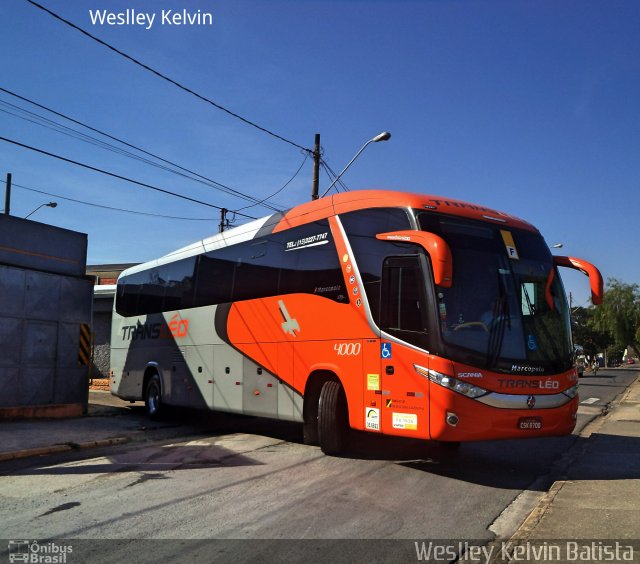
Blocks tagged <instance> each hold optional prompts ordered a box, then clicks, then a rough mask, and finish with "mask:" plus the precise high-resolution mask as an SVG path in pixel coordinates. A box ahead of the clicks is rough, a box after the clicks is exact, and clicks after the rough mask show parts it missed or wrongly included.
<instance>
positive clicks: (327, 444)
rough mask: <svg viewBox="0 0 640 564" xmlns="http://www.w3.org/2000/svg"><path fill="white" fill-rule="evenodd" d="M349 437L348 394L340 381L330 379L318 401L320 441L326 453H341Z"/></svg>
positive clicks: (324, 385) (323, 387)
mask: <svg viewBox="0 0 640 564" xmlns="http://www.w3.org/2000/svg"><path fill="white" fill-rule="evenodd" d="M348 438H349V413H348V409H347V396H345V393H344V389H343V388H342V385H341V384H340V382H336V381H335V380H329V381H328V382H325V383H324V384H323V385H322V390H321V391H320V399H319V401H318V441H319V442H320V448H321V449H322V452H324V453H325V454H330V455H332V454H340V453H341V452H343V451H344V449H345V448H346V447H347V442H348Z"/></svg>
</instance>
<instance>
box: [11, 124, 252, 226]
mask: <svg viewBox="0 0 640 564" xmlns="http://www.w3.org/2000/svg"><path fill="white" fill-rule="evenodd" d="M0 141H5V142H7V143H11V144H13V145H17V146H18V147H22V148H23V149H29V150H30V151H34V152H36V153H40V154H42V155H47V156H48V157H53V158H54V159H58V160H61V161H64V162H67V163H70V164H74V165H76V166H80V167H82V168H86V169H88V170H93V171H94V172H99V173H101V174H105V175H107V176H111V177H113V178H118V179H120V180H124V181H125V182H130V183H132V184H136V185H137V186H142V187H143V188H149V189H150V190H155V191H156V192H162V193H163V194H168V195H169V196H175V197H176V198H182V199H183V200H188V201H189V202H194V203H196V204H200V205H203V206H207V207H209V208H215V209H217V210H221V209H223V208H222V206H216V205H215V204H209V203H208V202H203V201H202V200H196V199H195V198H190V197H189V196H183V195H182V194H178V193H176V192H171V191H170V190H166V189H165V188H159V187H158V186H153V185H152V184H147V183H145V182H140V181H139V180H134V179H132V178H128V177H126V176H122V175H121V174H116V173H115V172H110V171H108V170H104V169H101V168H98V167H95V166H91V165H88V164H85V163H81V162H79V161H74V160H73V159H69V158H67V157H63V156H61V155H56V154H55V153H50V152H49V151H45V150H44V149H38V148H37V147H32V146H31V145H25V144H24V143H20V142H19V141H14V140H13V139H7V138H6V137H0ZM238 215H240V216H243V217H246V218H248V219H256V218H255V217H253V216H251V215H246V214H243V213H239V214H238Z"/></svg>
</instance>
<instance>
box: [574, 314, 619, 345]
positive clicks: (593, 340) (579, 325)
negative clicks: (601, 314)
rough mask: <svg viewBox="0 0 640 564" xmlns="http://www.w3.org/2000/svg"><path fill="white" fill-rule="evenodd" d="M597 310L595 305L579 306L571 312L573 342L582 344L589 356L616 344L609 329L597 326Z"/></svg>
mask: <svg viewBox="0 0 640 564" xmlns="http://www.w3.org/2000/svg"><path fill="white" fill-rule="evenodd" d="M596 310H597V308H596V307H594V306H592V307H589V308H586V307H578V308H576V309H574V310H573V311H572V313H571V333H572V336H573V342H574V343H575V344H577V345H582V348H583V349H584V352H585V354H586V355H587V356H589V357H593V356H594V355H595V354H596V353H599V352H602V351H605V350H608V349H609V348H610V347H611V345H613V344H614V339H613V337H612V335H611V333H610V332H609V331H608V330H602V329H598V328H596V322H595V317H596ZM620 356H622V355H620Z"/></svg>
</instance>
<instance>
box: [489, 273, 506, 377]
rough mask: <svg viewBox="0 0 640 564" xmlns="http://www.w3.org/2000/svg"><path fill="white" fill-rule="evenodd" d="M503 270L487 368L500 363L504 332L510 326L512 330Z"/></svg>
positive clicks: (499, 275) (491, 331) (494, 310)
mask: <svg viewBox="0 0 640 564" xmlns="http://www.w3.org/2000/svg"><path fill="white" fill-rule="evenodd" d="M500 270H501V269H498V288H500V296H499V297H498V299H497V300H496V303H495V305H494V308H493V317H494V319H493V322H492V324H491V329H490V330H489V342H488V343H487V368H488V369H490V368H492V367H494V366H495V365H496V363H497V361H498V356H499V355H500V351H501V350H502V343H503V341H504V332H505V329H506V328H507V325H508V326H509V329H511V314H510V312H509V297H508V295H507V289H506V288H505V283H504V280H503V279H502V276H503V275H502V273H501V272H500Z"/></svg>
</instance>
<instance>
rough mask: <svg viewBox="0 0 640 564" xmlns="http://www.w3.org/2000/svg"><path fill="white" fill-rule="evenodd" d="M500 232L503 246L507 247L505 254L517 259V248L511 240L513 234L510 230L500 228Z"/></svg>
mask: <svg viewBox="0 0 640 564" xmlns="http://www.w3.org/2000/svg"><path fill="white" fill-rule="evenodd" d="M500 234H501V235H502V240H503V241H504V246H505V248H506V249H507V256H508V257H509V258H510V259H514V260H519V259H520V256H519V255H518V250H517V249H516V243H515V241H514V240H513V235H512V233H511V231H506V230H505V229H501V230H500Z"/></svg>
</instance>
